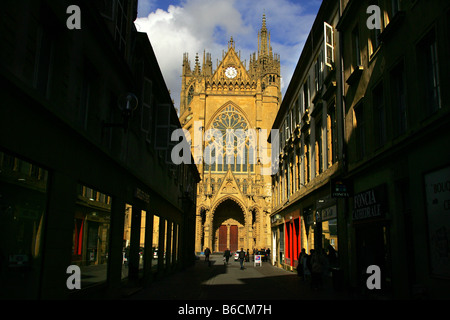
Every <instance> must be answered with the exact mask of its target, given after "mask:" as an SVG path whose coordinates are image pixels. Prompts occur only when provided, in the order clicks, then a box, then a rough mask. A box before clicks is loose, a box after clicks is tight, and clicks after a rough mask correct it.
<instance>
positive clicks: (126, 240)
mask: <svg viewBox="0 0 450 320" xmlns="http://www.w3.org/2000/svg"><path fill="white" fill-rule="evenodd" d="M131 217H132V207H131V206H130V205H129V204H126V205H125V217H124V225H123V244H122V256H123V261H122V262H123V263H122V279H124V278H127V277H128V260H129V258H130V244H131V241H130V240H131Z"/></svg>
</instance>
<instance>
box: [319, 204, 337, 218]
mask: <svg viewBox="0 0 450 320" xmlns="http://www.w3.org/2000/svg"><path fill="white" fill-rule="evenodd" d="M321 214H322V221H327V220H331V219H336V218H337V210H336V206H332V207H328V208H323V209H322V210H321Z"/></svg>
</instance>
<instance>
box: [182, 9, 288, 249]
mask: <svg viewBox="0 0 450 320" xmlns="http://www.w3.org/2000/svg"><path fill="white" fill-rule="evenodd" d="M258 43H259V47H258V53H257V54H256V53H254V54H252V55H251V56H250V61H249V65H248V66H247V65H246V61H243V60H242V59H241V56H240V51H237V50H236V48H235V43H234V41H233V38H231V40H230V41H229V43H228V49H227V51H226V52H224V53H223V56H222V60H221V61H220V62H219V61H217V65H216V68H215V69H213V65H212V60H211V55H210V54H209V53H204V54H203V63H202V64H201V63H200V61H199V57H198V55H197V56H196V58H195V64H194V66H193V68H191V65H190V61H189V58H188V55H187V54H185V55H184V57H183V72H182V90H181V102H180V122H181V124H182V125H183V128H184V129H185V130H186V131H187V132H188V133H189V135H188V136H189V137H190V143H191V148H192V154H193V157H194V159H195V163H196V164H197V166H198V169H199V172H200V176H201V182H200V183H199V184H198V185H197V188H198V190H197V212H196V216H197V219H196V240H195V243H196V251H197V252H202V251H203V250H204V249H205V248H206V247H209V248H210V249H211V251H224V250H225V249H226V248H230V250H232V251H236V250H237V249H239V250H240V249H241V248H244V249H249V250H250V251H252V250H253V248H258V249H261V248H267V247H270V233H269V231H270V226H269V214H270V210H271V203H270V200H271V187H270V186H271V181H270V174H267V172H268V170H270V163H269V162H270V157H271V150H270V146H268V145H267V143H266V142H267V136H268V132H269V131H270V129H271V126H272V123H273V120H274V118H275V115H276V113H277V110H278V107H279V103H280V99H281V93H280V60H279V56H278V55H276V54H273V52H272V48H271V45H270V34H269V32H268V30H267V27H266V19H265V16H264V17H263V22H262V28H261V30H260V32H259V35H258ZM260 141H263V142H262V143H260ZM268 159H269V160H268Z"/></svg>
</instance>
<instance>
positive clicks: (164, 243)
mask: <svg viewBox="0 0 450 320" xmlns="http://www.w3.org/2000/svg"><path fill="white" fill-rule="evenodd" d="M162 234H163V235H164V239H163V254H164V256H163V257H164V259H163V264H164V266H165V265H166V259H167V220H164V230H162Z"/></svg>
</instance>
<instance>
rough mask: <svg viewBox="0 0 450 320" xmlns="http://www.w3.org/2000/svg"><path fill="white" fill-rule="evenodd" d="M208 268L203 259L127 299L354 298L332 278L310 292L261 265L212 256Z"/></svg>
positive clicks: (295, 280)
mask: <svg viewBox="0 0 450 320" xmlns="http://www.w3.org/2000/svg"><path fill="white" fill-rule="evenodd" d="M210 260H211V266H209V265H208V263H206V262H205V260H204V257H201V258H200V259H199V260H197V261H196V263H195V265H194V266H193V267H191V268H189V269H187V270H185V271H183V272H179V273H177V274H174V275H171V276H168V277H166V278H164V279H161V280H158V281H155V282H154V283H153V284H152V285H151V286H150V287H149V288H147V289H143V290H141V291H139V292H137V293H135V294H133V295H131V296H129V297H127V298H126V299H127V300H224V301H227V300H286V299H289V300H346V299H354V298H355V297H351V296H349V295H348V294H346V293H344V292H341V291H336V290H334V289H333V286H332V281H331V278H326V279H324V286H323V288H322V289H318V290H313V289H311V288H310V282H309V280H307V281H306V282H305V281H303V280H302V279H300V277H298V276H297V273H295V272H290V271H286V270H283V269H280V268H277V267H274V266H272V265H271V264H270V263H269V262H263V263H262V266H254V264H253V262H252V261H250V262H246V263H245V265H244V270H241V269H240V267H239V261H234V259H233V258H230V261H229V263H228V265H224V263H223V261H222V256H221V255H219V254H213V255H212V256H211V257H210Z"/></svg>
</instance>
